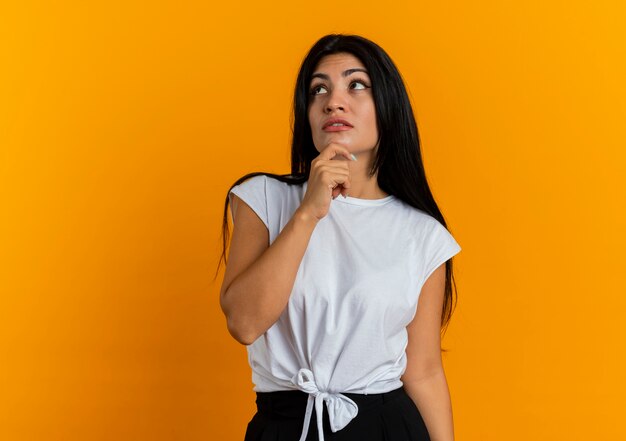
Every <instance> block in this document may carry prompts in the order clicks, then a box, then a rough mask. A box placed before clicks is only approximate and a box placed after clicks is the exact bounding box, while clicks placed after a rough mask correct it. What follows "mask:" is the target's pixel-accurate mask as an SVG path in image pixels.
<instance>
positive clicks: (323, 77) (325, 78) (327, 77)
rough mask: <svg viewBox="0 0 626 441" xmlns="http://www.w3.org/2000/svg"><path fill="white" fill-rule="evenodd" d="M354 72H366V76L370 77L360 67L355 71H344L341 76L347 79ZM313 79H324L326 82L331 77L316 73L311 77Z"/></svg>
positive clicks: (354, 69)
mask: <svg viewBox="0 0 626 441" xmlns="http://www.w3.org/2000/svg"><path fill="white" fill-rule="evenodd" d="M354 72H365V73H366V74H368V75H369V72H368V71H367V70H365V69H361V68H360V67H355V68H353V69H348V70H344V71H343V72H342V74H341V76H343V77H347V76H348V75H351V74H353V73H354ZM313 78H322V79H324V80H329V79H330V77H329V76H328V75H326V74H324V73H321V72H315V73H314V74H313V75H311V79H313Z"/></svg>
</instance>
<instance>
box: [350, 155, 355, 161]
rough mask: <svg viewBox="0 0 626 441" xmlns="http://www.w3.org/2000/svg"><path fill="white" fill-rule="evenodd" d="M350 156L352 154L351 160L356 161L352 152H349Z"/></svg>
mask: <svg viewBox="0 0 626 441" xmlns="http://www.w3.org/2000/svg"><path fill="white" fill-rule="evenodd" d="M350 156H352V160H353V161H356V156H354V154H353V153H350Z"/></svg>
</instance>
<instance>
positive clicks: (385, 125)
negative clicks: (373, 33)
mask: <svg viewBox="0 0 626 441" xmlns="http://www.w3.org/2000/svg"><path fill="white" fill-rule="evenodd" d="M337 53H350V54H352V55H354V56H355V57H356V58H358V59H359V60H360V61H361V62H362V63H363V65H364V66H365V67H366V69H367V71H368V72H369V76H370V79H371V85H372V93H373V96H374V105H375V107H376V120H377V124H378V133H379V139H378V142H379V144H378V149H377V152H376V157H375V159H374V161H373V163H372V168H371V169H370V176H374V175H375V174H376V173H378V176H377V180H378V186H379V187H380V188H381V189H382V190H384V191H385V192H386V193H388V194H393V195H394V196H396V198H398V199H401V200H403V201H404V202H406V203H407V204H409V205H411V206H413V207H415V208H417V209H419V210H422V211H424V212H425V213H427V214H429V215H431V216H432V217H434V218H435V219H437V220H438V221H439V222H440V223H441V224H442V225H443V226H444V227H446V228H447V229H448V226H447V224H446V221H445V219H444V217H443V215H442V214H441V211H440V210H439V207H438V206H437V203H436V202H435V199H434V197H433V195H432V193H431V191H430V188H429V186H428V181H427V179H426V173H425V172H424V165H423V162H422V154H421V151H420V140H419V133H418V131H417V124H416V122H415V117H414V115H413V109H412V108H411V103H410V101H409V97H408V95H407V92H406V88H405V86H404V82H403V80H402V77H401V75H400V72H399V71H398V69H397V68H396V66H395V64H394V63H393V61H392V60H391V58H390V57H389V55H387V53H386V52H385V51H384V50H383V49H382V48H381V47H380V46H378V45H377V44H376V43H374V42H372V41H370V40H368V39H366V38H364V37H361V36H358V35H344V34H329V35H326V36H324V37H322V38H320V39H319V40H318V41H317V42H316V43H315V44H314V45H313V47H312V48H311V49H310V50H309V53H308V54H307V55H306V57H305V58H304V61H303V62H302V66H301V67H300V72H299V73H298V78H297V79H296V87H295V92H294V101H293V114H292V118H293V119H292V121H291V131H292V133H293V137H292V143H291V173H290V174H288V175H277V174H273V173H266V172H253V173H249V174H246V175H244V176H242V177H241V178H239V179H238V180H237V181H235V183H234V184H233V185H231V187H230V188H229V189H228V192H230V190H231V189H232V188H233V187H234V186H236V185H239V184H240V183H242V182H243V181H245V180H247V179H249V178H251V177H253V176H257V175H265V176H269V177H272V178H274V179H277V180H279V181H281V182H286V183H288V184H290V185H302V184H303V183H304V182H306V181H307V180H308V178H309V172H310V169H311V161H313V159H315V158H316V157H317V155H319V152H318V151H317V150H316V148H315V146H314V144H313V137H312V134H311V127H310V125H309V121H308V117H307V109H308V105H309V94H308V86H309V83H310V81H311V75H312V74H313V69H314V68H315V66H316V65H317V63H318V62H319V61H320V60H321V59H322V58H323V57H324V56H326V55H331V54H337ZM228 205H229V198H228V195H227V196H226V200H225V202H224V218H223V225H222V239H223V251H222V257H221V259H220V262H218V270H219V265H220V264H221V261H222V260H224V262H225V263H226V264H227V261H226V244H227V242H228V238H229V231H228V216H227V214H228ZM448 231H450V230H449V229H448ZM216 276H217V273H216ZM214 280H215V279H214ZM453 285H454V293H455V294H456V282H455V281H454V275H453V271H452V259H449V260H448V261H447V262H446V283H445V294H444V302H443V310H442V316H441V330H442V331H443V333H444V334H445V331H446V329H447V326H448V323H449V322H450V318H451V317H452V312H453V311H454V308H455V306H456V299H455V298H454V296H453V289H452V287H453Z"/></svg>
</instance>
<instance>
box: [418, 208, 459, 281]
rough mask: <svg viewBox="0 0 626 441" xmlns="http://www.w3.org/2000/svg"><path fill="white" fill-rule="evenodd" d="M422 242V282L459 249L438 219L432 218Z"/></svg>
mask: <svg viewBox="0 0 626 441" xmlns="http://www.w3.org/2000/svg"><path fill="white" fill-rule="evenodd" d="M433 221H434V222H433V223H432V226H431V227H430V231H429V232H428V234H427V235H426V238H425V244H424V266H423V269H422V284H423V283H425V282H426V280H427V279H428V278H429V277H430V275H431V274H432V273H433V272H434V271H435V270H436V269H437V268H439V266H440V265H441V264H443V263H445V262H446V261H448V259H450V258H451V257H452V256H454V255H455V254H457V253H458V252H459V251H461V246H460V245H459V244H458V243H457V241H456V240H455V239H454V237H453V236H452V234H450V232H449V231H448V230H447V229H446V227H444V226H443V225H442V224H441V223H440V222H439V221H437V220H436V219H433Z"/></svg>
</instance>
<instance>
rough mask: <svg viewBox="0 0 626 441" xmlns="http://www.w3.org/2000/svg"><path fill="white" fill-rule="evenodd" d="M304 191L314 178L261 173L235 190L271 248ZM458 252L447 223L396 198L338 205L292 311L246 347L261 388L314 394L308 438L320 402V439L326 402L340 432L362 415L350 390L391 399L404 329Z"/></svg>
mask: <svg viewBox="0 0 626 441" xmlns="http://www.w3.org/2000/svg"><path fill="white" fill-rule="evenodd" d="M306 188H307V183H306V182H305V183H304V184H303V185H289V184H287V183H284V182H280V181H278V180H276V179H273V178H271V177H267V176H264V175H259V176H254V177H252V178H250V179H248V180H246V181H244V182H242V183H241V184H239V185H237V186H235V187H233V189H232V191H231V192H232V193H235V194H236V195H237V196H239V197H240V198H241V199H242V200H243V201H244V202H245V203H247V204H248V205H249V206H250V207H251V208H252V210H254V212H255V213H256V214H257V215H258V216H259V218H260V219H261V220H262V221H263V223H264V224H265V225H266V226H267V228H268V231H269V240H270V244H271V243H273V242H274V240H275V239H276V237H277V236H278V235H279V233H280V232H281V230H282V229H283V227H284V226H285V225H286V224H287V222H289V220H290V219H291V217H292V215H293V213H294V211H295V210H296V209H297V208H298V207H299V206H300V203H301V201H302V198H303V197H304V194H305V192H306ZM229 197H230V194H229ZM231 202H232V199H231ZM235 219H236V213H235ZM459 251H461V247H460V246H459V244H458V243H457V242H456V241H455V239H454V238H453V237H452V235H451V234H450V233H449V232H448V230H447V229H446V228H445V227H444V226H443V225H442V224H441V223H440V222H438V221H437V220H436V219H435V218H434V217H432V216H430V215H428V214H426V213H425V212H423V211H421V210H418V209H416V208H414V207H412V206H410V205H408V204H406V203H405V202H403V201H401V200H400V199H398V198H396V197H395V196H394V195H389V196H387V197H385V198H382V199H359V198H354V197H350V196H348V197H347V198H346V199H344V198H343V196H341V195H339V196H338V197H337V198H336V199H334V200H331V202H330V208H329V211H328V214H327V215H326V216H325V217H324V218H322V219H321V220H320V221H319V222H318V223H317V225H316V227H315V230H314V231H313V234H312V235H311V238H310V240H309V244H308V247H307V250H306V252H305V254H304V256H303V258H302V262H301V263H300V267H299V268H298V272H297V275H296V279H295V282H294V286H293V290H292V292H291V296H290V298H289V302H288V304H287V306H286V308H285V309H284V310H283V312H282V313H281V315H280V317H279V318H278V320H277V321H276V322H275V323H274V324H273V325H272V326H271V327H270V328H269V329H268V330H267V331H266V332H265V333H264V334H263V335H261V336H260V337H259V338H258V339H257V340H255V341H254V342H253V343H252V344H251V345H248V346H247V351H248V361H249V363H250V367H251V368H252V381H253V383H254V385H255V387H254V390H255V391H257V392H273V391H281V390H293V389H299V390H302V391H305V392H307V393H309V402H308V405H307V411H306V413H305V426H304V430H303V435H302V438H301V439H302V440H304V439H305V437H306V433H307V431H308V427H309V420H310V416H311V413H312V406H313V404H314V403H315V409H316V413H317V419H318V430H319V431H320V433H321V431H322V424H321V416H322V411H323V404H322V403H323V401H325V402H326V405H327V409H328V412H329V419H330V422H331V427H332V430H333V432H336V431H337V430H340V429H342V428H343V427H344V426H346V425H347V424H348V423H349V422H350V421H351V420H352V418H354V417H355V416H356V413H357V411H358V407H357V406H356V404H355V403H354V401H353V400H351V399H350V398H348V397H347V396H345V395H342V392H348V393H363V394H367V393H383V392H389V391H391V390H394V389H397V388H399V387H400V386H402V381H401V380H400V376H401V375H402V374H403V373H404V371H405V369H406V362H407V360H406V352H405V350H406V346H407V342H408V338H407V330H406V326H407V325H408V324H409V323H410V322H411V320H412V319H413V317H414V316H415V312H416V308H417V302H418V297H419V294H420V291H421V288H422V285H423V284H424V282H425V281H426V279H427V278H428V277H429V276H430V275H431V274H432V272H433V271H434V270H435V269H436V268H437V267H439V266H440V265H441V264H443V263H444V262H446V261H447V260H448V259H450V258H451V257H452V256H454V255H455V254H457V253H458V252H459ZM322 436H323V435H322ZM320 439H323V438H322V437H320Z"/></svg>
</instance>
